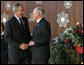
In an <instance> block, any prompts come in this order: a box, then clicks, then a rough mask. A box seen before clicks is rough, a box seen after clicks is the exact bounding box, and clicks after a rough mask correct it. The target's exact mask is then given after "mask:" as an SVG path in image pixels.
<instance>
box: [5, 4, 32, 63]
mask: <svg viewBox="0 0 84 65" xmlns="http://www.w3.org/2000/svg"><path fill="white" fill-rule="evenodd" d="M13 12H14V16H13V17H12V18H11V19H10V20H8V21H7V22H6V24H5V39H6V41H7V42H8V54H9V64H29V63H30V48H29V47H28V46H27V44H28V43H29V42H30V40H31V35H30V31H29V26H28V20H27V18H26V17H23V14H24V7H23V5H22V4H20V3H17V4H15V5H14V6H13Z"/></svg>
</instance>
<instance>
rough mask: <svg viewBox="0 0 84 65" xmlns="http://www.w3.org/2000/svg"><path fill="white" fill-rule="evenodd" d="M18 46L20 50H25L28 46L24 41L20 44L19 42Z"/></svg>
mask: <svg viewBox="0 0 84 65" xmlns="http://www.w3.org/2000/svg"><path fill="white" fill-rule="evenodd" d="M19 48H20V49H22V50H25V49H27V48H28V45H27V44H26V43H22V44H20V46H19Z"/></svg>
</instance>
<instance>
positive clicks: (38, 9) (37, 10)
mask: <svg viewBox="0 0 84 65" xmlns="http://www.w3.org/2000/svg"><path fill="white" fill-rule="evenodd" d="M34 10H35V11H36V12H39V13H40V15H41V16H42V17H45V11H44V10H43V9H42V8H41V7H36V8H35V9H34Z"/></svg>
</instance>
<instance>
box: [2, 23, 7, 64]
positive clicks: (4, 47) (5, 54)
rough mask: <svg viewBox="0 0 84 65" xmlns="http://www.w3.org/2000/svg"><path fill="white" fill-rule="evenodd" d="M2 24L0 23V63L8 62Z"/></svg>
mask: <svg viewBox="0 0 84 65" xmlns="http://www.w3.org/2000/svg"><path fill="white" fill-rule="evenodd" d="M4 29H5V28H4V24H3V23H1V64H8V43H7V42H6V41H5V39H4V36H5V35H4Z"/></svg>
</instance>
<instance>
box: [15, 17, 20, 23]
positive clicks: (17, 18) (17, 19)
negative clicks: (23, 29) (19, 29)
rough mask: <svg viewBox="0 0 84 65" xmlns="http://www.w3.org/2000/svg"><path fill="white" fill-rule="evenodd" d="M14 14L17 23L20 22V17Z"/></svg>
mask: <svg viewBox="0 0 84 65" xmlns="http://www.w3.org/2000/svg"><path fill="white" fill-rule="evenodd" d="M14 16H15V17H16V19H17V20H18V21H19V23H20V20H19V19H20V18H19V17H17V16H16V15H14Z"/></svg>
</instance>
